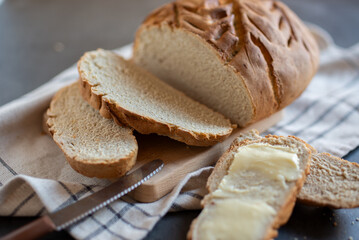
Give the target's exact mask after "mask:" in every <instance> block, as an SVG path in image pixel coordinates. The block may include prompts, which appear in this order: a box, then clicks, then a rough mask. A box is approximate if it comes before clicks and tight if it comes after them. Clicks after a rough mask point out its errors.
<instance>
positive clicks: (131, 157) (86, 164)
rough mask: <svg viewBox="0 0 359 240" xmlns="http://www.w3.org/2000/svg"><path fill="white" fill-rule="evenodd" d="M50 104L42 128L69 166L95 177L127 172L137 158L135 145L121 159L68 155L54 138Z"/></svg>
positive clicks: (116, 175)
mask: <svg viewBox="0 0 359 240" xmlns="http://www.w3.org/2000/svg"><path fill="white" fill-rule="evenodd" d="M65 88H66V87H64V88H62V89H60V90H59V91H58V92H57V93H56V94H55V95H54V97H53V98H52V100H51V102H56V101H57V99H58V98H60V97H61V95H62V92H63V91H65ZM52 112H53V111H52V104H50V107H49V108H48V109H47V111H46V112H45V113H44V116H43V129H44V131H45V132H46V133H47V134H49V135H50V136H51V137H53V138H54V142H55V143H56V145H58V146H59V148H60V149H61V150H62V152H63V153H64V155H65V158H66V160H67V162H68V163H69V164H70V166H71V167H72V168H73V169H74V170H75V171H77V172H78V173H80V174H82V175H84V176H87V177H97V178H118V177H121V176H123V175H124V174H125V173H126V172H128V171H129V170H130V169H131V168H132V167H133V166H134V164H135V163H136V158H137V147H136V149H134V150H133V151H131V152H130V153H129V154H128V155H127V156H125V157H122V158H121V159H107V160H106V161H101V160H100V159H98V161H86V160H84V159H77V157H76V156H73V157H72V156H69V155H68V154H67V151H66V146H64V143H63V142H62V141H58V140H56V138H55V137H54V135H55V134H56V129H55V127H54V124H53V121H52V118H54V117H56V116H54V115H53V113H52ZM132 138H133V141H134V142H135V143H136V145H137V141H136V138H135V136H134V135H132Z"/></svg>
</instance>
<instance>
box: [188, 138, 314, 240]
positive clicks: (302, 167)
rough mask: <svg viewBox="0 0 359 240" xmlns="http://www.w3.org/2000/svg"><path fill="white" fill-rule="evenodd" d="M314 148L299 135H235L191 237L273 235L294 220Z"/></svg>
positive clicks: (209, 184) (198, 239)
mask: <svg viewBox="0 0 359 240" xmlns="http://www.w3.org/2000/svg"><path fill="white" fill-rule="evenodd" d="M310 159H311V150H310V149H309V148H308V147H307V146H306V144H305V143H303V142H302V141H299V140H298V139H296V138H294V137H277V136H267V137H265V138H262V139H260V140H250V139H247V140H243V139H241V138H239V139H237V140H235V141H234V142H233V144H232V145H231V147H230V148H229V149H228V150H227V152H225V153H224V155H223V156H222V157H221V158H220V160H219V161H218V162H217V164H216V166H215V168H214V170H213V172H212V174H211V176H210V177H209V179H208V182H207V188H208V190H209V194H208V195H206V196H205V198H204V199H203V201H202V204H203V205H204V209H203V210H202V212H201V214H200V215H199V217H198V218H197V219H195V220H194V222H193V223H192V225H191V228H190V232H189V233H188V238H189V239H195V240H202V239H206V240H211V239H245V240H251V239H253V240H255V239H272V238H274V237H275V236H277V229H278V228H279V226H281V225H282V224H284V223H285V222H287V220H288V219H289V217H290V215H291V212H292V209H293V206H294V203H295V199H296V196H297V194H298V192H299V191H300V188H301V187H302V185H303V183H304V181H305V178H306V175H307V174H308V172H309V164H310Z"/></svg>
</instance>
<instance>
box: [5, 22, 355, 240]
mask: <svg viewBox="0 0 359 240" xmlns="http://www.w3.org/2000/svg"><path fill="white" fill-rule="evenodd" d="M312 29H313V33H314V35H315V36H316V38H317V41H318V43H319V45H320V48H321V64H320V69H319V71H318V73H317V75H316V76H315V78H314V79H313V81H312V83H311V84H310V86H309V87H308V89H307V90H306V91H305V92H304V93H303V95H302V96H301V97H300V98H299V99H297V100H296V101H295V102H294V103H293V104H292V105H290V106H289V107H287V108H286V111H285V117H284V119H283V120H282V121H281V122H280V123H279V124H277V125H276V126H275V127H273V128H271V129H270V130H269V132H270V133H272V134H279V135H296V136H298V137H300V138H303V139H304V140H306V141H308V142H309V143H310V144H312V145H313V146H314V147H315V148H317V149H318V150H319V151H323V152H329V153H332V154H335V155H337V156H344V155H345V154H346V153H348V152H349V151H350V150H352V149H354V148H356V147H357V146H358V145H359V127H358V123H359V44H357V45H355V46H353V47H351V48H349V49H342V48H339V47H337V46H335V45H334V43H333V41H332V39H331V38H330V36H329V35H328V34H327V33H326V32H324V31H323V30H321V29H319V28H316V27H314V28H312ZM117 51H118V53H120V54H121V55H123V56H125V57H129V56H130V55H131V46H125V47H123V48H121V49H118V50H117ZM77 78H78V74H77V70H76V68H75V66H72V67H70V68H69V69H67V70H65V71H64V72H62V73H61V74H59V75H58V76H56V77H55V78H54V79H52V80H51V81H49V82H48V83H46V84H44V85H43V86H41V87H40V88H38V89H36V90H34V91H32V92H30V93H29V94H26V95H25V96H23V97H21V98H19V99H17V100H15V101H13V102H10V103H8V104H6V105H4V106H2V107H1V108H0V215H1V216H40V215H42V214H45V213H46V212H52V211H56V210H58V209H61V208H62V207H64V206H66V205H69V204H71V203H74V202H75V201H76V200H78V199H80V198H82V197H84V196H86V195H89V194H91V193H92V192H95V191H98V190H99V189H101V188H102V187H103V186H105V185H107V184H108V183H109V182H108V181H106V180H99V179H91V178H87V177H84V176H82V175H80V174H78V173H76V172H75V171H73V170H72V169H71V167H70V166H69V165H68V164H67V162H66V160H65V158H64V155H63V154H62V152H61V151H60V149H59V148H58V147H57V146H56V144H55V143H54V142H53V141H52V139H51V138H50V137H48V136H47V135H45V134H44V133H43V132H42V115H43V113H44V111H45V109H46V108H47V106H48V104H49V101H50V99H51V97H52V95H53V94H54V93H55V92H56V91H57V90H58V89H60V88H61V87H62V86H65V85H67V84H69V83H70V82H72V81H74V80H76V79H77ZM211 169H212V168H211V167H207V168H204V169H200V170H198V171H196V172H194V173H191V174H189V175H187V176H186V177H185V179H183V180H182V182H180V183H179V184H178V186H177V187H176V188H175V189H174V190H173V191H172V192H171V193H170V194H168V195H166V196H165V197H163V198H162V199H160V200H158V201H156V202H154V203H137V202H135V201H134V200H132V199H131V198H130V197H124V198H123V199H122V200H118V201H116V202H114V203H112V204H110V205H109V206H108V207H106V208H103V209H102V210H100V211H98V212H96V213H94V214H92V215H90V216H89V217H87V218H85V219H84V220H82V221H81V222H79V223H77V224H75V225H73V226H72V227H70V228H68V229H67V230H68V231H69V233H70V234H71V235H72V236H73V237H74V238H76V239H88V240H90V239H91V240H92V239H141V238H143V237H145V236H146V234H147V233H148V232H149V231H150V230H151V229H152V228H153V226H154V225H155V224H156V222H157V221H158V220H159V219H160V218H161V217H162V216H164V215H165V214H166V213H167V212H168V211H170V210H173V211H181V210H186V209H199V208H200V205H199V203H200V200H201V198H202V197H203V195H204V194H205V193H206V190H205V188H204V186H205V182H206V180H207V177H208V176H209V174H210V172H211ZM186 189H195V190H191V191H187V190H186Z"/></svg>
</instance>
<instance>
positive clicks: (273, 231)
mask: <svg viewBox="0 0 359 240" xmlns="http://www.w3.org/2000/svg"><path fill="white" fill-rule="evenodd" d="M253 143H268V144H271V145H290V147H294V146H293V145H295V148H298V149H301V151H302V153H301V154H302V159H301V162H300V164H301V166H300V168H301V170H302V175H301V177H300V178H299V179H298V180H297V181H296V182H295V185H294V186H291V189H290V192H289V193H288V194H287V198H286V199H285V201H284V202H283V203H282V204H280V208H279V209H276V211H277V215H276V217H275V219H274V220H273V222H272V224H271V226H269V227H268V229H267V231H266V234H265V236H264V238H263V239H273V238H274V237H276V236H277V235H278V231H277V229H278V228H279V227H280V226H281V225H283V224H284V223H286V222H287V221H288V219H289V217H290V215H291V213H292V210H293V207H294V204H295V201H296V197H297V195H298V193H299V191H300V189H301V188H302V186H303V184H304V182H305V179H306V176H307V175H308V174H309V169H310V159H311V150H310V148H308V147H307V146H306V144H304V143H303V141H302V140H298V139H297V138H295V137H292V136H290V137H279V136H273V135H268V136H266V137H260V136H259V135H258V131H256V130H252V131H250V132H249V133H247V134H242V135H241V136H239V137H238V138H237V139H236V140H234V141H233V143H232V144H231V146H230V147H229V149H228V150H227V151H226V152H225V153H224V154H223V155H222V157H221V158H220V159H219V160H218V162H217V164H216V166H215V168H214V170H213V172H212V174H211V175H210V176H209V178H208V180H207V189H208V192H209V194H208V195H206V196H205V197H204V198H203V200H202V202H201V205H202V206H203V207H204V206H205V205H207V204H210V202H211V196H210V194H211V193H212V192H214V191H215V190H216V189H217V188H218V186H219V183H220V182H221V180H222V178H223V177H224V176H225V175H226V174H227V172H228V169H229V167H230V166H231V164H232V160H233V157H234V154H235V152H236V150H237V149H238V148H239V147H241V146H245V145H248V144H253ZM196 221H197V219H195V220H194V221H193V222H192V224H191V227H190V230H189V232H188V234H187V236H188V239H192V237H193V232H194V230H195V229H194V228H195V223H196Z"/></svg>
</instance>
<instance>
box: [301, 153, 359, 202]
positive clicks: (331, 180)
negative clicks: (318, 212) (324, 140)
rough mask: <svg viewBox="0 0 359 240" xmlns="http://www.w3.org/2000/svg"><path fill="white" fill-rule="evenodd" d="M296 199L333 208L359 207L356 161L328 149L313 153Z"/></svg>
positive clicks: (358, 165)
mask: <svg viewBox="0 0 359 240" xmlns="http://www.w3.org/2000/svg"><path fill="white" fill-rule="evenodd" d="M298 200H300V201H301V202H303V203H306V204H311V205H315V206H327V207H332V208H355V207H359V164H357V163H353V162H349V161H346V160H344V159H341V158H338V157H335V156H333V155H330V154H329V153H318V154H314V155H313V156H312V161H311V166H310V174H309V175H308V176H307V180H306V181H305V183H304V186H303V188H302V190H301V191H300V193H299V195H298Z"/></svg>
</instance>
